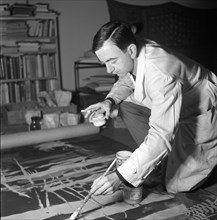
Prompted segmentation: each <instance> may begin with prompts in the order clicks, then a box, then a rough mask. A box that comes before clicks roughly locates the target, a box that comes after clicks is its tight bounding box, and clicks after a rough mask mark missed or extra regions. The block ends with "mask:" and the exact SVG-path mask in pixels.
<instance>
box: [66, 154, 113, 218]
mask: <svg viewBox="0 0 217 220" xmlns="http://www.w3.org/2000/svg"><path fill="white" fill-rule="evenodd" d="M116 160H117V159H116V158H115V159H114V160H113V162H112V163H111V165H110V166H109V167H108V169H107V170H106V171H105V173H104V174H103V175H102V177H104V176H106V175H107V173H108V172H109V171H110V170H111V168H112V167H113V166H114V164H115V163H116ZM91 196H92V193H90V192H89V193H88V195H87V196H86V197H85V198H84V200H83V202H82V203H81V205H80V207H78V209H77V210H76V211H75V212H74V213H73V214H72V215H71V216H70V218H69V219H70V220H75V219H76V218H77V216H78V215H79V213H80V211H81V209H82V208H83V207H84V205H85V204H86V203H87V201H88V200H89V199H90V197H91Z"/></svg>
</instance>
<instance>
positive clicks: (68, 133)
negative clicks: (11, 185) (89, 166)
mask: <svg viewBox="0 0 217 220" xmlns="http://www.w3.org/2000/svg"><path fill="white" fill-rule="evenodd" d="M99 131H100V128H99V127H95V126H94V125H93V124H90V123H84V124H78V125H73V126H68V127H60V128H52V129H47V130H35V131H27V132H18V133H14V134H5V135H1V150H4V149H9V148H14V147H21V146H27V145H32V144H39V143H42V142H49V141H54V140H60V139H67V138H74V137H80V136H85V135H93V134H97V133H99Z"/></svg>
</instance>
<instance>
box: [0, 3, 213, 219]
mask: <svg viewBox="0 0 217 220" xmlns="http://www.w3.org/2000/svg"><path fill="white" fill-rule="evenodd" d="M115 20H118V21H123V22H126V23H128V24H129V25H130V26H131V27H132V30H133V31H135V32H133V33H134V34H135V37H136V39H137V40H138V41H140V40H141V39H144V38H145V39H150V40H153V41H156V42H158V43H159V44H162V45H164V46H165V47H167V48H169V49H171V50H175V51H177V52H178V53H180V54H183V55H184V56H187V57H189V58H190V59H192V60H195V61H196V62H198V63H200V64H202V65H203V66H204V67H205V68H207V69H209V70H210V71H211V72H213V73H214V74H215V75H217V55H216V54H217V53H216V51H217V41H216V40H217V34H216V28H217V1H216V0H209V1H207V0H43V1H42V0H1V1H0V107H1V112H0V120H1V130H0V131H1V219H2V220H15V219H17V220H24V219H26V220H30V219H32V220H42V219H46V220H48V219H49V220H54V219H56V220H61V219H83V220H86V219H112V220H120V219H121V220H123V219H129V220H137V219H147V220H156V219H159V220H162V219H165V220H166V219H168V220H173V219H174V220H175V219H176V220H178V219H180V220H183V219H191V220H198V219H200V220H202V219H209V220H212V219H213V220H214V219H216V218H217V169H216V166H215V168H214V169H213V170H214V171H213V172H211V174H210V178H209V180H208V181H205V182H204V183H203V184H201V186H200V187H197V188H196V189H193V190H191V191H189V192H180V193H170V192H167V191H166V190H165V188H164V186H163V185H162V184H161V183H156V182H155V176H156V175H158V174H155V170H156V169H154V170H151V171H150V173H149V175H147V178H146V180H145V181H144V183H143V184H142V186H140V187H135V188H129V187H127V186H126V185H125V184H124V183H123V182H122V183H121V184H120V186H119V188H118V189H117V190H116V191H115V192H113V193H111V194H106V195H98V196H97V195H91V194H90V189H91V185H92V184H93V182H94V181H95V180H96V179H97V178H99V177H101V176H103V177H105V176H106V175H108V174H111V173H112V172H114V173H116V170H117V168H118V167H119V166H121V165H120V164H118V163H119V162H120V163H121V164H122V163H123V162H125V160H128V159H129V157H130V155H131V154H132V153H133V152H134V150H135V149H137V148H138V147H139V145H138V143H137V142H136V141H135V139H134V138H133V137H132V134H131V133H130V131H129V130H128V128H127V125H126V124H125V122H124V120H123V119H122V117H121V115H120V114H118V112H119V105H115V106H113V108H114V116H113V117H109V118H106V119H105V118H103V121H101V122H102V123H98V124H97V122H98V121H97V122H95V121H94V114H91V115H90V117H89V118H88V117H85V113H84V112H83V111H84V110H85V109H86V108H87V107H89V106H90V105H93V104H95V103H100V102H103V101H104V100H105V99H106V97H107V95H108V94H109V92H110V90H111V89H112V87H113V85H114V84H115V83H116V82H117V80H118V79H117V77H116V76H115V75H114V74H108V73H107V72H108V69H107V66H106V65H105V63H102V62H100V60H99V59H98V57H97V56H96V54H95V53H94V52H93V51H92V43H93V38H94V36H95V34H96V32H97V31H98V30H99V28H100V27H101V26H102V25H103V24H105V23H107V22H109V21H115ZM216 88H217V86H216ZM112 104H113V103H112ZM150 115H151V111H150V110H149V109H147V111H146V112H144V117H145V118H146V121H147V125H146V128H145V130H144V131H143V132H144V134H146V135H148V134H149V129H150V127H149V117H150ZM91 117H92V118H93V119H92V120H90V119H91ZM166 126H167V125H165V127H166ZM216 129H217V128H216ZM214 147H215V149H216V148H217V147H216V144H215V146H213V148H214ZM216 151H217V149H216ZM128 153H130V155H128ZM207 160H209V158H208V159H207ZM216 160H217V158H216ZM162 166H163V165H162ZM201 166H202V164H201ZM122 178H123V177H122Z"/></svg>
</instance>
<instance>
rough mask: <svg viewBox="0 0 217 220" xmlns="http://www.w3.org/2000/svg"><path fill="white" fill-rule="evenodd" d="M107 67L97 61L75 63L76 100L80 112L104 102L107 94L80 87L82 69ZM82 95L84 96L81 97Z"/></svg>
mask: <svg viewBox="0 0 217 220" xmlns="http://www.w3.org/2000/svg"><path fill="white" fill-rule="evenodd" d="M104 67H105V65H104V64H101V63H99V62H97V60H91V59H90V61H86V60H85V61H84V60H78V61H75V62H74V72H75V94H74V95H75V100H74V102H75V103H76V104H77V106H78V110H81V109H84V108H86V107H88V106H89V105H91V104H94V103H96V102H99V101H102V100H103V99H104V98H105V96H106V94H107V92H95V91H94V90H91V89H89V88H87V87H85V86H84V87H80V71H79V70H80V69H93V68H104ZM81 94H84V95H83V96H81Z"/></svg>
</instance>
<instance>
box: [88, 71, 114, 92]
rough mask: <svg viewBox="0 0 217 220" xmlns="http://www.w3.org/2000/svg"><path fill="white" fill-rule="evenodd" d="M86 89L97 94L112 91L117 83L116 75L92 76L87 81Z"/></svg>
mask: <svg viewBox="0 0 217 220" xmlns="http://www.w3.org/2000/svg"><path fill="white" fill-rule="evenodd" d="M85 81H86V82H87V83H86V87H88V88H89V89H92V90H94V91H96V92H107V91H110V90H111V88H112V86H113V84H114V83H115V81H116V78H115V76H114V75H92V76H90V77H88V78H86V79H85Z"/></svg>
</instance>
